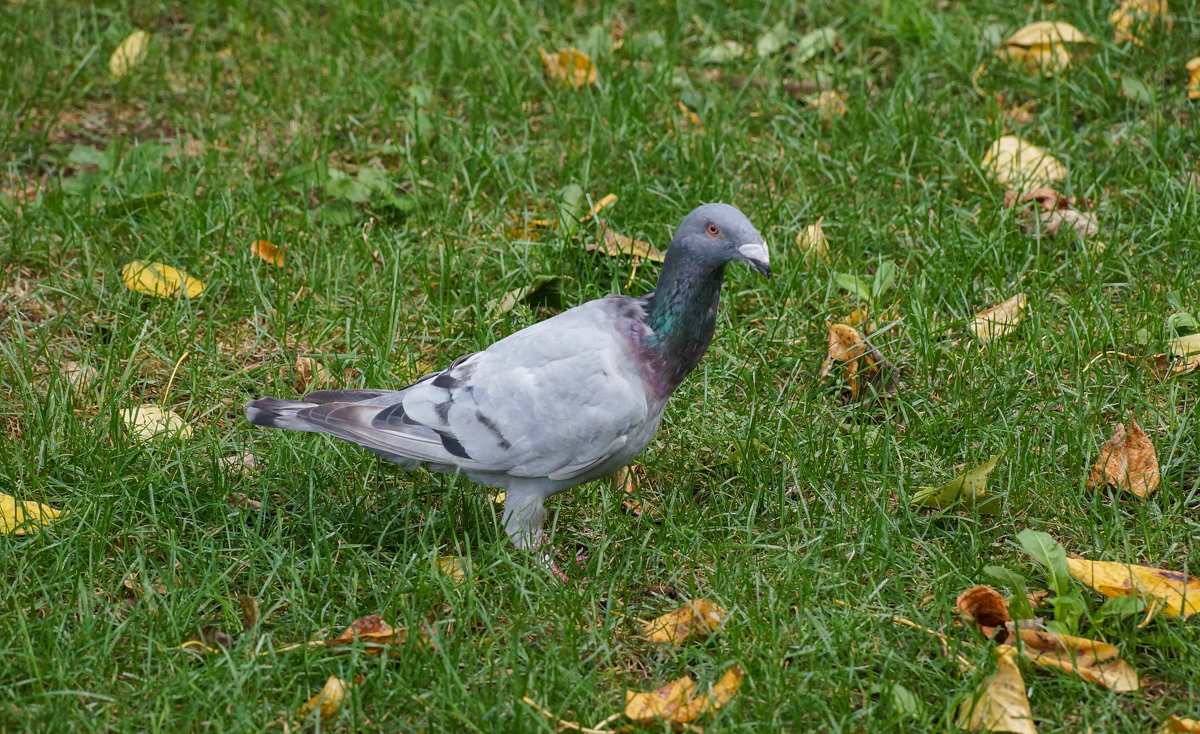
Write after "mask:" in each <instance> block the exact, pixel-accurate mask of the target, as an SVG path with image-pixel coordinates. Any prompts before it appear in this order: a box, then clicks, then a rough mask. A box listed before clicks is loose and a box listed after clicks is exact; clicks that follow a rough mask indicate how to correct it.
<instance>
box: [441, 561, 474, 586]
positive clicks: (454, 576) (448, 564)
mask: <svg viewBox="0 0 1200 734" xmlns="http://www.w3.org/2000/svg"><path fill="white" fill-rule="evenodd" d="M437 567H438V570H439V571H441V572H442V573H444V574H446V575H447V576H449V577H450V579H451V580H452V581H454V583H456V584H461V583H462V582H463V581H466V579H467V574H468V571H469V569H470V568H471V562H470V561H468V560H467V559H465V558H463V557H462V556H441V557H439V558H438V559H437Z"/></svg>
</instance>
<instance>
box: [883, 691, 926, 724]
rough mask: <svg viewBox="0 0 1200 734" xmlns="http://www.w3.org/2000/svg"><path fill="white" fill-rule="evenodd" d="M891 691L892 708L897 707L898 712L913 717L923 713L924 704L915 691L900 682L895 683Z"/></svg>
mask: <svg viewBox="0 0 1200 734" xmlns="http://www.w3.org/2000/svg"><path fill="white" fill-rule="evenodd" d="M889 693H890V695H891V699H892V708H894V709H896V713H898V714H900V715H901V716H908V717H913V718H915V717H918V716H920V715H921V709H923V708H924V705H923V704H922V703H921V699H919V698H917V696H916V694H915V693H913V692H912V691H910V690H908V689H907V688H905V687H904V686H902V685H900V684H899V683H893V684H892V689H891V691H889Z"/></svg>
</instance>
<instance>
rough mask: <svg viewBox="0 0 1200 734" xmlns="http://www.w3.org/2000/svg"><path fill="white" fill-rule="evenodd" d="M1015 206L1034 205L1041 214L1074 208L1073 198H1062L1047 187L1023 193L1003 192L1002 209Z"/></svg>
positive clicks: (1010, 190)
mask: <svg viewBox="0 0 1200 734" xmlns="http://www.w3.org/2000/svg"><path fill="white" fill-rule="evenodd" d="M1017 204H1034V205H1036V206H1037V208H1038V209H1040V210H1042V211H1043V212H1052V211H1058V210H1063V209H1070V208H1071V207H1073V206H1075V197H1074V196H1064V195H1063V194H1060V193H1059V192H1058V191H1056V190H1054V189H1052V188H1050V187H1049V186H1039V187H1038V188H1036V189H1033V190H1031V191H1026V192H1025V193H1021V192H1020V191H1015V190H1013V189H1008V190H1007V191H1005V192H1004V208H1005V209H1011V208H1012V207H1014V206H1016V205H1017Z"/></svg>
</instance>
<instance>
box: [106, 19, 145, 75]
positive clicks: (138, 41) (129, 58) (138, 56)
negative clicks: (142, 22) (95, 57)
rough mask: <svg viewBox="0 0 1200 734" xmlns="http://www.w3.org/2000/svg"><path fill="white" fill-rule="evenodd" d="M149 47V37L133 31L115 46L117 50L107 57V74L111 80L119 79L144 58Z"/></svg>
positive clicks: (143, 32) (143, 33) (142, 32)
mask: <svg viewBox="0 0 1200 734" xmlns="http://www.w3.org/2000/svg"><path fill="white" fill-rule="evenodd" d="M149 46H150V36H149V34H147V33H146V32H145V31H140V30H139V31H134V32H133V33H130V34H129V35H128V36H125V40H123V41H121V42H120V43H119V44H117V48H116V49H115V50H114V51H113V52H112V56H109V57H108V73H109V74H112V78H113V79H121V78H123V77H124V76H125V75H126V74H128V73H129V72H130V71H132V70H133V68H134V67H135V66H137V65H138V64H140V63H141V62H142V59H144V58H145V57H146V49H147V48H149Z"/></svg>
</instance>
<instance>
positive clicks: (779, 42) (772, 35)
mask: <svg viewBox="0 0 1200 734" xmlns="http://www.w3.org/2000/svg"><path fill="white" fill-rule="evenodd" d="M790 36H791V33H789V32H788V27H787V23H784V22H783V21H782V20H781V21H779V22H778V23H776V24H775V25H773V26H771V27H770V28H768V29H767V30H765V31H763V34H762V35H761V36H759V37H758V40H756V41H755V42H754V53H756V54H758V58H760V59H765V58H767V57H768V56H773V55H775V54H776V53H778V52H779V51H781V50H783V47H784V46H786V45H787V42H788V38H789V37H790Z"/></svg>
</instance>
